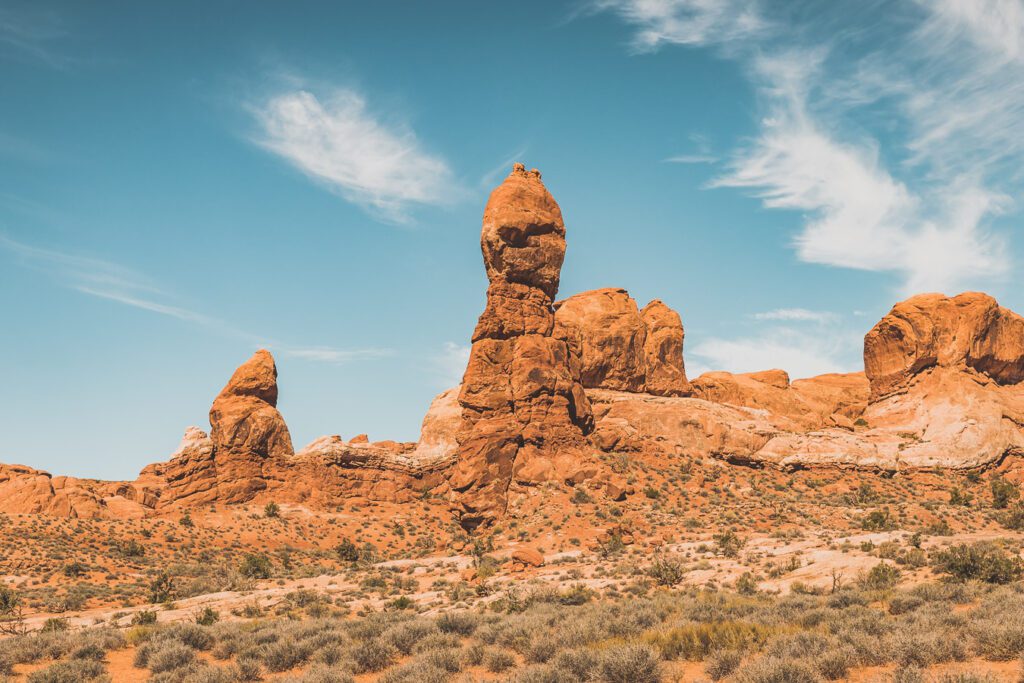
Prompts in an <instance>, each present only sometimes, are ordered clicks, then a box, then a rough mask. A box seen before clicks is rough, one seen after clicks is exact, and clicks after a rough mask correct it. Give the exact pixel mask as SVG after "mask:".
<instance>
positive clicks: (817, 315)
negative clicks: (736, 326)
mask: <svg viewBox="0 0 1024 683" xmlns="http://www.w3.org/2000/svg"><path fill="white" fill-rule="evenodd" d="M754 319H755V320H781V321H789V322H813V323H819V324H824V323H829V322H834V321H836V320H837V319H838V316H837V315H836V314H835V313H830V312H829V311H810V310H807V309H806V308H776V309H775V310H772V311H764V312H761V313H755V314H754Z"/></svg>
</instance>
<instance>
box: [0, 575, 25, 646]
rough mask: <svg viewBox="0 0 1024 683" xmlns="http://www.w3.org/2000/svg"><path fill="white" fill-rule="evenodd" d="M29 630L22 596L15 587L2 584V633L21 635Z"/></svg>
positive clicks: (0, 631) (0, 613) (0, 603)
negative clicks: (26, 624)
mask: <svg viewBox="0 0 1024 683" xmlns="http://www.w3.org/2000/svg"><path fill="white" fill-rule="evenodd" d="M27 630H28V629H27V627H26V626H25V614H24V608H23V607H22V604H21V596H20V595H18V593H17V591H15V590H14V589H13V588H10V587H8V586H2V585H0V633H3V634H6V635H21V634H23V633H25V632H26V631H27Z"/></svg>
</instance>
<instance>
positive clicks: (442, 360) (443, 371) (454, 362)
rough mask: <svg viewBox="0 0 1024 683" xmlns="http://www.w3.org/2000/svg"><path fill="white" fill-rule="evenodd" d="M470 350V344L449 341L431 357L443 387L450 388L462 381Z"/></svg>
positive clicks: (432, 364) (440, 384)
mask: <svg viewBox="0 0 1024 683" xmlns="http://www.w3.org/2000/svg"><path fill="white" fill-rule="evenodd" d="M469 352H470V347H469V346H464V345H462V344H456V343H455V342H451V341H449V342H445V343H444V346H443V347H442V349H441V351H440V352H439V353H437V354H435V355H434V356H433V357H432V358H431V366H432V367H433V371H434V374H435V375H436V376H437V378H438V382H439V386H440V387H441V388H443V389H448V388H451V387H455V386H458V385H459V384H461V383H462V376H463V374H465V372H466V365H468V364H469Z"/></svg>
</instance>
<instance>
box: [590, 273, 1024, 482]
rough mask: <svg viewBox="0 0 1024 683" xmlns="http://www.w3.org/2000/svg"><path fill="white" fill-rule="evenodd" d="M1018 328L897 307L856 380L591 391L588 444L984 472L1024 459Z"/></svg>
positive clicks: (938, 301)
mask: <svg viewBox="0 0 1024 683" xmlns="http://www.w3.org/2000/svg"><path fill="white" fill-rule="evenodd" d="M1022 354H1024V326H1022V322H1021V318H1020V317H1019V316H1017V315H1016V314H1015V313H1013V312H1011V311H1008V310H1006V309H1004V308H1001V307H999V305H998V304H996V302H995V301H994V300H993V299H992V298H991V297H988V296H985V295H982V294H973V293H967V294H962V295H960V296H957V297H952V298H947V297H943V296H941V295H934V294H928V295H922V296H918V297H914V298H912V299H909V300H908V301H905V302H902V303H900V304H897V305H896V306H895V307H894V308H893V310H892V312H890V313H889V314H888V315H887V316H886V317H885V318H883V319H882V320H881V321H880V322H879V323H878V324H877V325H876V326H875V327H874V328H873V329H872V330H871V331H870V332H869V333H868V334H867V336H866V337H865V346H864V356H865V367H866V373H865V374H861V373H853V374H847V375H822V376H820V377H813V378H810V379H806V380H797V381H795V382H792V383H790V382H789V378H788V376H787V375H786V373H785V372H783V371H781V370H769V371H765V372H760V373H751V374H746V375H733V374H730V373H722V372H715V373H706V374H705V375H702V376H701V377H698V378H696V379H695V380H693V382H692V384H693V387H694V395H695V396H696V397H700V399H703V400H698V399H696V398H693V399H690V398H678V399H660V400H656V399H653V398H648V399H644V398H642V397H640V396H638V395H635V394H626V393H620V392H607V393H603V394H602V393H598V392H594V391H591V392H590V398H591V401H592V404H593V406H594V412H595V416H596V418H597V426H596V430H595V433H594V438H595V442H596V443H598V444H599V445H600V446H601V447H602V448H604V449H606V450H622V449H625V450H629V449H634V450H638V449H642V448H647V449H660V450H662V451H667V452H672V451H675V452H680V453H689V454H695V455H702V454H706V455H712V456H715V457H720V458H723V459H727V460H730V461H734V462H742V463H748V464H770V465H775V466H780V467H791V468H799V467H813V466H842V467H857V468H865V469H879V470H889V471H894V470H904V469H919V468H931V467H942V468H950V469H969V468H978V467H985V466H989V465H993V464H995V463H997V462H999V461H1000V460H1001V459H1002V458H1003V457H1005V456H1006V455H1008V454H1020V453H1024V432H1022V426H1024V387H1022V386H1021V385H1020V384H1019V382H1020V380H1021V374H1020V372H1021V371H1020V368H1021V367H1022V366H1021V362H1022Z"/></svg>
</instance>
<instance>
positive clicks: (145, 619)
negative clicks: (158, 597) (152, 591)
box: [132, 609, 156, 626]
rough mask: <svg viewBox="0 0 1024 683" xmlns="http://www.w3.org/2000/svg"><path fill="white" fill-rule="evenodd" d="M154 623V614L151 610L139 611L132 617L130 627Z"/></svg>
mask: <svg viewBox="0 0 1024 683" xmlns="http://www.w3.org/2000/svg"><path fill="white" fill-rule="evenodd" d="M155 623H156V612H155V611H153V610H148V609H144V610H139V611H138V612H136V613H135V614H133V615H132V626H148V625H150V624H155Z"/></svg>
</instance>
